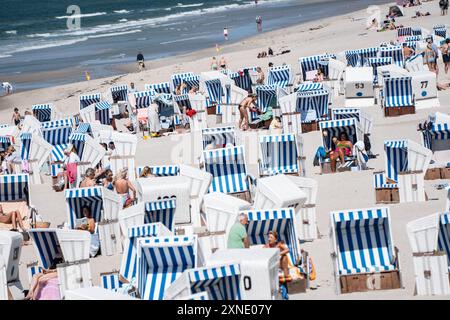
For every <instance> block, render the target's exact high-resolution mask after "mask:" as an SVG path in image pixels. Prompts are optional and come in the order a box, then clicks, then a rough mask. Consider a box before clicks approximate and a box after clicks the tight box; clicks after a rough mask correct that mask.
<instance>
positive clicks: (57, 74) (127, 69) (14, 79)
mask: <svg viewBox="0 0 450 320" xmlns="http://www.w3.org/2000/svg"><path fill="white" fill-rule="evenodd" d="M379 1H382V2H383V4H381V5H380V6H385V5H386V4H388V3H391V2H392V0H390V1H389V0H379ZM325 2H326V1H325ZM343 5H345V4H343ZM343 8H344V9H342V10H348V12H346V13H344V14H335V15H329V16H327V17H325V18H323V19H318V20H317V19H314V18H306V20H305V21H301V22H300V23H296V24H294V25H290V26H287V27H286V26H285V27H283V26H282V27H274V28H269V29H271V30H269V31H266V32H263V33H257V34H254V35H252V36H249V37H244V38H242V39H239V40H235V41H233V40H232V39H231V40H230V41H231V42H230V43H221V44H220V47H221V52H220V53H217V52H216V50H215V48H214V47H208V48H200V49H197V50H192V51H190V52H186V53H181V54H174V55H170V56H167V57H162V58H157V59H155V60H148V61H147V67H148V66H150V67H151V69H147V71H148V70H154V69H158V68H160V67H163V66H167V65H168V64H173V63H178V62H179V63H185V62H191V61H194V60H196V59H199V58H205V57H211V56H213V55H221V54H227V53H230V52H235V51H237V50H236V47H239V46H242V45H245V49H246V50H248V49H253V48H256V47H260V46H258V45H255V46H253V47H251V46H249V43H252V42H253V41H259V40H261V39H267V38H269V39H270V38H271V37H272V36H273V34H274V33H283V32H286V33H292V31H293V30H294V29H296V28H299V27H300V28H301V27H303V26H305V25H309V24H313V25H314V24H316V26H315V27H318V26H320V25H321V24H322V21H326V20H330V19H338V18H340V17H343V16H346V15H352V14H354V13H356V12H363V11H365V9H361V10H356V11H355V10H353V11H352V10H351V9H347V7H343ZM299 16H302V14H300V15H299ZM305 31H308V30H304V31H301V32H305ZM269 45H270V44H267V47H268V46H269ZM200 46H202V45H201V44H200ZM267 47H266V48H265V49H264V50H267ZM238 50H239V49H238ZM37 52H39V51H37ZM144 55H145V52H144ZM97 67H99V68H103V71H104V70H108V71H107V73H111V75H108V76H105V77H104V76H100V77H99V78H96V79H107V78H114V77H117V76H120V75H123V74H128V73H135V72H136V71H137V66H136V64H135V62H123V63H117V64H112V63H111V64H105V65H98V66H94V69H95V68H97ZM90 69H92V68H89V67H86V66H73V67H67V68H60V69H58V70H51V71H39V72H30V73H24V74H22V73H15V74H11V75H7V74H3V76H4V78H5V80H6V81H8V82H11V83H12V84H13V86H15V85H14V83H17V86H15V87H19V89H17V90H16V92H17V93H20V92H25V91H32V90H39V89H43V88H52V87H56V86H59V84H60V82H61V79H63V78H71V80H73V81H70V82H68V83H64V84H63V85H68V84H73V83H78V82H83V81H84V71H86V70H88V71H93V70H90ZM97 71H98V70H97ZM90 73H91V77H95V70H94V72H90ZM42 79H45V80H44V81H42V82H41V83H42V85H39V80H42Z"/></svg>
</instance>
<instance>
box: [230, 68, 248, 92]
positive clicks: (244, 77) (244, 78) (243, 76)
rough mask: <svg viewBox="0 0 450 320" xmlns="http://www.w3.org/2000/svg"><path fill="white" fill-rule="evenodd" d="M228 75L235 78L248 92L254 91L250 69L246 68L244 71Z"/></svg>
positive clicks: (237, 83) (236, 83) (237, 84)
mask: <svg viewBox="0 0 450 320" xmlns="http://www.w3.org/2000/svg"><path fill="white" fill-rule="evenodd" d="M228 76H229V77H230V78H231V79H233V81H234V84H235V85H236V86H238V87H239V88H241V89H244V90H246V91H248V92H252V78H251V77H250V74H249V73H248V69H247V71H245V69H244V70H243V71H239V72H232V73H230V74H229V75H228Z"/></svg>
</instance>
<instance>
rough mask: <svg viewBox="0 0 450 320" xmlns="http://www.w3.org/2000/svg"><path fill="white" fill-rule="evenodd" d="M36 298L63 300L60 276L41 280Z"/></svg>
mask: <svg viewBox="0 0 450 320" xmlns="http://www.w3.org/2000/svg"><path fill="white" fill-rule="evenodd" d="M38 290H39V293H38V294H37V296H36V300H61V296H60V291H59V280H58V278H53V279H49V280H47V281H45V282H41V284H40V285H39V289H38Z"/></svg>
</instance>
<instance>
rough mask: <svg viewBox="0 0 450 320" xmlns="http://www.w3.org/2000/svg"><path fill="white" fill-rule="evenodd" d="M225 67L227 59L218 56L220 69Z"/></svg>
mask: <svg viewBox="0 0 450 320" xmlns="http://www.w3.org/2000/svg"><path fill="white" fill-rule="evenodd" d="M226 68H227V61H226V60H225V57H221V58H220V69H222V70H226Z"/></svg>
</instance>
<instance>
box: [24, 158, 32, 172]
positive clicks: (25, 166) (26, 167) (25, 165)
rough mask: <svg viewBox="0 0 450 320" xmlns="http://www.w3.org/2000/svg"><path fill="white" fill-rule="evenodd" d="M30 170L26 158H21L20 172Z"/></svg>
mask: <svg viewBox="0 0 450 320" xmlns="http://www.w3.org/2000/svg"><path fill="white" fill-rule="evenodd" d="M29 172H30V163H29V162H28V160H22V173H29Z"/></svg>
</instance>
